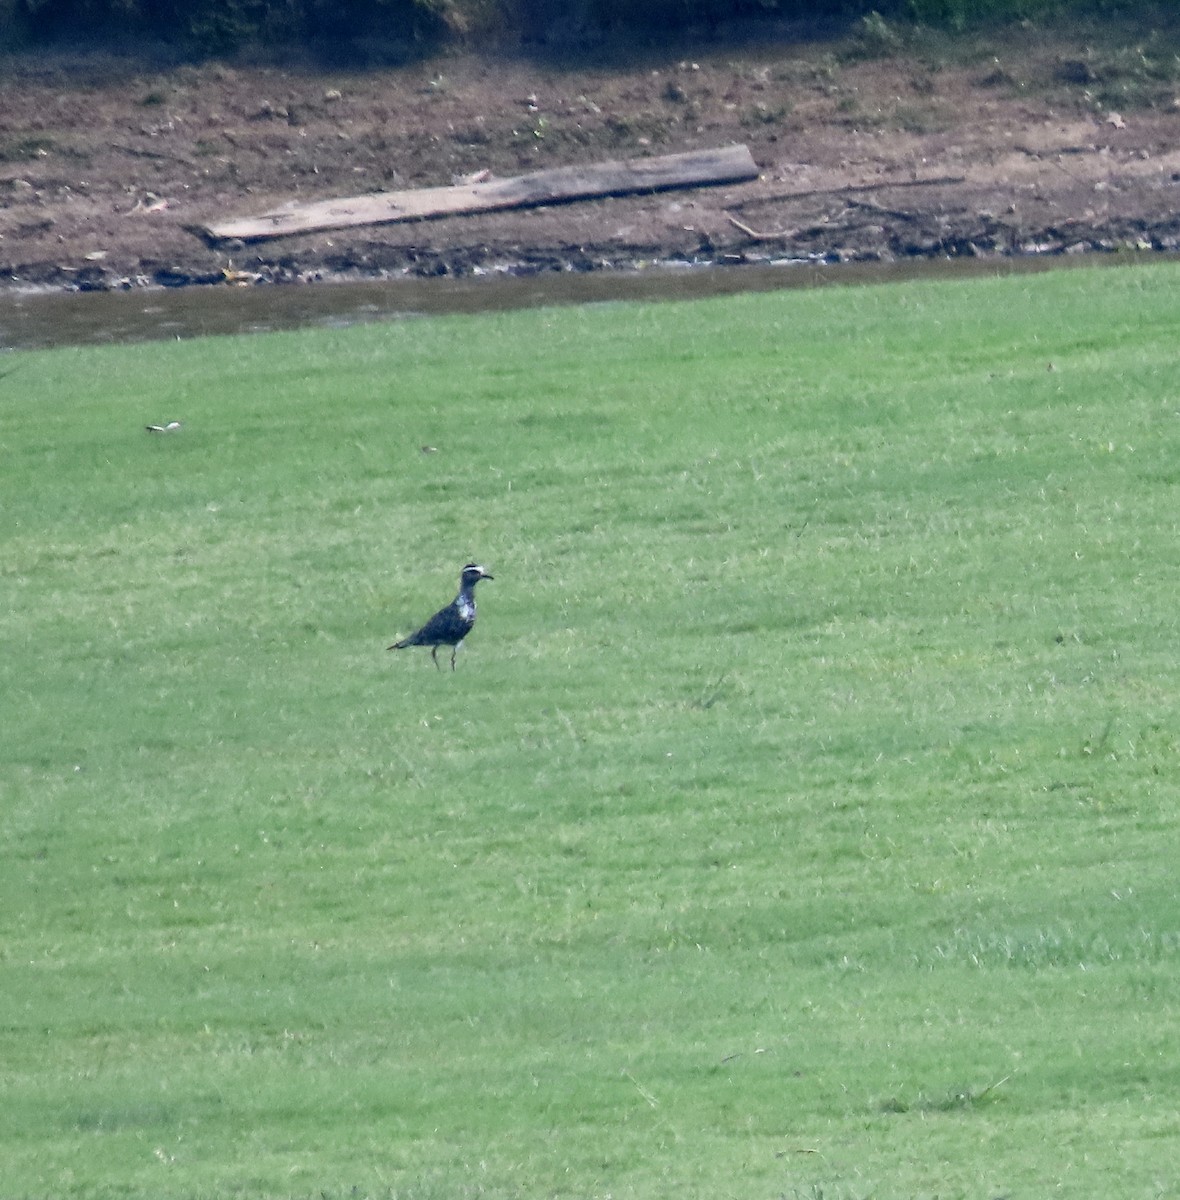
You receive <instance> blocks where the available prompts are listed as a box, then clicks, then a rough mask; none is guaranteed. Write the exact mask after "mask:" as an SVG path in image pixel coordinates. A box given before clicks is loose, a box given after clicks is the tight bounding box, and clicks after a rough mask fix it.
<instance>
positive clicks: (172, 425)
mask: <svg viewBox="0 0 1180 1200" xmlns="http://www.w3.org/2000/svg"><path fill="white" fill-rule="evenodd" d="M179 428H180V422H179V421H169V422H168V424H167V425H145V426H144V429H146V430H147V431H148V433H175V432H176V431H177V430H178V429H179Z"/></svg>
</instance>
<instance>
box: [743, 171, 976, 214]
mask: <svg viewBox="0 0 1180 1200" xmlns="http://www.w3.org/2000/svg"><path fill="white" fill-rule="evenodd" d="M966 181H967V176H966V175H931V176H928V177H927V178H925V179H881V180H878V181H877V182H875V183H846V184H841V185H840V186H838V187H826V188H808V189H807V191H805V192H775V193H773V194H772V195H768V196H751V197H750V199H749V200H739V201H738V202H737V203H736V204H731V205H730V206H729V207H730V208H736V209H738V211H739V212H740V211H741V210H742V209H743V208H753V207H755V206H756V205H759V204H778V203H780V202H782V201H783V200H808V199H810V198H811V197H812V196H843V195H845V194H846V193H851V192H887V191H888V190H889V189H890V188H913V187H937V186H939V185H944V184H952V183H966Z"/></svg>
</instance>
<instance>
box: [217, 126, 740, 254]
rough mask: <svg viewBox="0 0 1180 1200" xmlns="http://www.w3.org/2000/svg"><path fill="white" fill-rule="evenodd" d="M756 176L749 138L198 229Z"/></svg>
mask: <svg viewBox="0 0 1180 1200" xmlns="http://www.w3.org/2000/svg"><path fill="white" fill-rule="evenodd" d="M757 177H758V167H757V165H756V164H755V162H754V159H753V157H752V155H751V154H750V151H749V148H748V147H747V146H744V145H739V146H724V147H721V148H719V149H714V150H690V151H688V152H687V153H684V154H666V155H663V156H661V157H657V158H632V159H626V160H623V161H620V162H603V163H597V164H592V165H590V166H580V167H555V168H553V169H551V170H547V171H533V172H531V173H530V174H528V175H516V176H513V177H512V178H509V179H487V180H484V181H482V182H479V183H470V184H459V185H457V186H455V187H434V188H418V189H416V190H412V191H400V192H376V193H374V194H372V195H369V196H352V197H348V198H346V199H342V200H321V201H318V202H316V203H313V204H292V205H285V206H284V207H282V208H279V209H275V210H273V211H272V212H268V213H263V214H262V215H261V216H257V217H246V218H242V219H240V220H231V221H219V222H217V223H216V224H214V225H209V226H205V227H203V228H201V230H200V232H201V233H202V234H203V236H205V237H208V238H210V239H211V240H213V241H224V240H227V239H230V238H234V239H237V240H239V241H245V242H252V241H260V240H262V239H264V238H273V237H285V236H288V235H290V234H294V233H314V232H319V231H320V230H328V229H347V228H349V227H351V226H354V225H376V224H381V223H388V222H390V221H415V220H422V219H424V218H428V217H442V216H456V215H460V214H465V213H476V212H490V211H492V210H494V209H503V208H530V207H535V206H537V205H539V204H557V203H569V202H570V201H572V200H589V199H593V198H594V197H598V196H623V195H627V194H629V193H633V192H655V191H666V190H667V189H669V188H685V187H700V186H703V185H706V184H720V183H741V182H744V181H746V180H750V179H757Z"/></svg>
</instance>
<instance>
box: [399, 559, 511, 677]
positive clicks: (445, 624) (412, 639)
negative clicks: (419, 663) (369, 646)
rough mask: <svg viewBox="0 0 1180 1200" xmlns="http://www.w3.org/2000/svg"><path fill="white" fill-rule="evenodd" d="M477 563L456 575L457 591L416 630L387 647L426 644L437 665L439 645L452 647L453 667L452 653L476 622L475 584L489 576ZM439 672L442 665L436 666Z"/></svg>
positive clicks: (456, 651)
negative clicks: (452, 598)
mask: <svg viewBox="0 0 1180 1200" xmlns="http://www.w3.org/2000/svg"><path fill="white" fill-rule="evenodd" d="M492 578H494V576H492V575H490V574H488V572H487V571H485V570H484V568H483V567H481V566H480V565H479V563H468V564H467V565H466V566H465V567H464V568H463V571H462V573H461V574H460V576H459V594H458V595H457V596H456V597H455V598H454V600H452V601H451V602H450V604H448V605H447V606H446V608H440V609H439V610H438V612H436V613H435V614H434V616H433V617H431V618H430V620H429V621H427V622H426V624H425V625H423V626H422V628H421V629H419V630H418V632H417V633H411V634H410V636H409V637H407V638H402V640H401V641H400V642H394V643H393V645H392V646H389V647H388V649H390V650H405V649H406V648H407V647H409V646H429V647H430V657H431V658H433V659H434V665H435V666H436V667H438V648H439V646H450V647H451V670H452V671H453V670H454V669H455V655H456V654H458V653H459V643H460V642H462V640H463V639H464V638H465V637H466V636H467V635H468V634H469V633H470V632H471V629H472V626H474V625H475V585H476V584H477V583H478V582H479V581H480V580H481V579H492ZM438 669H439V670H440V671H441V670H442V667H438Z"/></svg>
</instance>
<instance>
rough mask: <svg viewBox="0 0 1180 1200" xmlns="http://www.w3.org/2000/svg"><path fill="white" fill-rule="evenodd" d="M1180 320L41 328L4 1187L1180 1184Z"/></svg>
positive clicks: (1170, 307)
mask: <svg viewBox="0 0 1180 1200" xmlns="http://www.w3.org/2000/svg"><path fill="white" fill-rule="evenodd" d="M1178 333H1180V268H1177V267H1176V266H1173V265H1168V264H1164V265H1158V266H1151V267H1136V268H1127V269H1119V270H1109V269H1105V270H1091V269H1086V270H1079V271H1071V272H1066V273H1061V274H1051V275H1040V276H1026V277H1015V278H1007V279H1002V280H984V281H974V282H965V283H926V284H922V283H914V284H904V285H894V286H885V287H875V288H866V289H860V290H856V289H837V290H830V291H821V292H810V293H800V292H787V293H778V294H772V295H758V296H749V297H739V298H736V299H732V298H731V299H725V300H718V301H706V302H697V303H692V304H667V305H648V306H643V305H622V304H619V305H601V306H591V307H586V308H581V309H561V310H540V311H531V312H518V313H512V314H508V315H504V316H498V317H481V318H474V319H472V318H455V319H438V320H430V321H416V322H403V323H398V324H387V325H381V326H369V327H362V328H356V329H351V330H346V331H334V332H314V333H300V334H291V335H272V336H265V337H254V338H238V339H208V340H199V341H191V342H181V343H170V344H155V345H145V346H130V347H124V348H110V349H84V350H83V349H78V350H63V351H57V352H53V353H26V354H19V355H10V356H7V357H6V358H5V360H4V366H5V368H6V370H7V373H5V374H3V375H2V376H0V463H2V470H0V634H2V644H3V647H4V653H3V656H2V657H0V855H2V858H0V1116H2V1119H0V1164H2V1167H0V1196H3V1197H4V1198H5V1200H8V1198H9V1197H12V1198H17V1197H21V1198H25V1197H28V1198H34V1197H36V1198H43V1197H44V1198H57V1197H143V1198H145V1200H149V1198H150V1200H173V1198H175V1200H181V1198H190V1197H233V1196H240V1197H276V1198H279V1197H283V1198H287V1197H290V1198H308V1200H311V1198H315V1200H321V1198H326V1200H355V1198H359V1197H374V1198H390V1197H398V1198H404V1200H459V1198H470V1197H496V1198H502V1200H518V1198H521V1197H530V1198H531V1197H570V1198H571V1200H573V1198H577V1200H583V1198H591V1197H601V1198H604V1200H605V1198H606V1197H612V1198H614V1200H623V1198H626V1200H667V1198H669V1197H676V1198H688V1197H700V1198H702V1200H728V1198H732V1200H754V1198H758V1197H765V1198H768V1200H777V1198H779V1197H785V1198H788V1200H795V1198H807V1200H821V1198H823V1200H853V1198H855V1200H867V1198H868V1197H873V1198H874V1200H915V1198H918V1197H926V1198H933V1197H939V1198H940V1200H948V1198H950V1197H971V1198H973V1200H974V1198H979V1200H993V1198H995V1197H999V1196H1010V1197H1014V1198H1015V1197H1029V1198H1037V1200H1039V1198H1042V1197H1049V1196H1062V1197H1099V1196H1101V1197H1112V1198H1116V1197H1117V1198H1118V1200H1132V1198H1134V1200H1138V1198H1143V1197H1167V1196H1174V1195H1176V1194H1177V1192H1178V1191H1180V1167H1178V1166H1177V1164H1178V1163H1180V1058H1178V1056H1177V1052H1176V1030H1177V1028H1178V1027H1180V867H1178V863H1180V809H1178V804H1177V801H1178V800H1180V788H1178V786H1177V768H1178V766H1180V700H1178V695H1177V686H1176V675H1177V646H1178V628H1177V626H1178V615H1177V614H1178V611H1180V606H1178V603H1177V595H1178V588H1180V571H1178V559H1180V551H1178V544H1180V540H1178V534H1180V528H1178V527H1180V382H1178V378H1177V372H1176V361H1177V345H1178V341H1177V335H1178ZM172 418H181V419H183V420H184V421H185V428H184V429H183V430H182V431H181V432H180V433H178V434H175V435H168V436H164V437H158V436H149V435H147V434H146V433H145V432H144V431H143V425H144V424H145V423H146V422H149V421H161V420H168V419H172ZM423 446H430V447H434V448H435V450H434V452H433V453H423V451H422V449H421V448H422V447H423ZM469 557H474V558H476V559H477V560H478V561H480V562H483V563H484V564H485V565H487V566H488V567H489V568H490V569H491V570H492V571H493V572H494V573H495V576H496V578H495V580H494V581H493V582H488V583H484V584H482V585H481V586H480V590H479V597H478V598H479V601H480V620H479V625H478V627H477V628H476V630H475V632H474V633H473V634H472V636H471V637H470V638H469V639H468V642H467V644H466V645H465V646H464V648H463V650H462V651H461V652H460V655H459V667H458V670H457V671H456V672H455V673H453V674H452V673H451V672H450V671H449V670H448V671H442V672H439V671H436V670H435V669H434V667H433V666H432V665H431V662H430V657H429V654H428V652H426V651H422V650H412V651H406V652H404V653H400V654H389V653H387V652H386V651H385V647H386V646H387V645H388V644H389V643H390V642H391V641H393V640H394V638H395V637H396V636H399V635H404V634H406V633H408V632H410V631H411V630H412V629H413V628H414V627H415V626H416V625H417V624H418V623H419V622H420V621H421V620H423V619H424V618H425V617H426V616H428V615H429V614H430V613H431V612H432V611H433V610H434V608H436V607H437V606H439V605H440V604H442V603H444V602H445V601H446V600H448V599H449V598H450V597H451V596H452V595H453V594H454V588H455V584H456V580H457V576H458V570H459V567H460V566H461V565H462V564H463V563H464V562H465V561H467V559H468V558H469ZM440 657H442V656H441V655H440Z"/></svg>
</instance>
